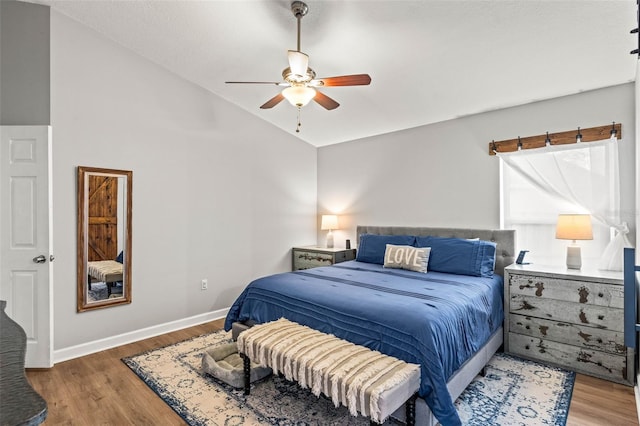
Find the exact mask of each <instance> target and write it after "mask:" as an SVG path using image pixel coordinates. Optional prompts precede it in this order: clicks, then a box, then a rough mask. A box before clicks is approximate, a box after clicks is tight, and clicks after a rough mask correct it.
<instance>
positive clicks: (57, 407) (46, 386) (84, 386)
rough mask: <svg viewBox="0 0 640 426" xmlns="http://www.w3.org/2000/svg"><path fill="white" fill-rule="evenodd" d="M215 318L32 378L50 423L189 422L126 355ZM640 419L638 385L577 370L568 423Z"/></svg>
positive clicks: (611, 425)
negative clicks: (143, 378)
mask: <svg viewBox="0 0 640 426" xmlns="http://www.w3.org/2000/svg"><path fill="white" fill-rule="evenodd" d="M222 324H223V320H217V321H212V322H209V323H206V324H202V325H199V326H195V327H190V328H187V329H184V330H180V331H175V332H172V333H168V334H164V335H161V336H157V337H153V338H150V339H146V340H142V341H139V342H135V343H131V344H128V345H124V346H120V347H117V348H114V349H110V350H107V351H103V352H99V353H96V354H92V355H88V356H85V357H82V358H77V359H73V360H70V361H65V362H61V363H59V364H56V365H55V366H54V367H53V368H51V369H48V370H27V378H28V379H29V381H30V382H31V384H32V385H33V387H34V388H35V389H36V391H38V392H39V393H40V394H41V395H42V397H43V398H44V399H45V400H46V401H47V404H48V405H49V412H48V416H47V420H46V421H45V423H44V424H46V425H96V424H101V425H184V424H185V422H184V421H183V420H182V419H181V418H180V416H178V415H177V414H176V413H175V412H174V411H173V410H172V409H171V408H169V406H168V405H166V404H165V403H164V402H163V401H162V400H161V399H160V398H159V397H158V396H156V394H155V393H154V392H153V391H152V390H151V389H149V388H148V387H147V385H145V384H144V383H143V382H142V381H141V380H140V379H139V378H138V376H136V375H135V374H134V373H133V372H132V371H131V370H129V368H128V367H127V366H126V365H124V363H123V362H122V361H120V359H121V358H123V357H126V356H131V355H135V354H137V353H140V352H144V351H147V350H150V349H153V348H156V347H160V346H165V345H169V344H172V343H175V342H179V341H181V340H184V339H188V338H189V337H193V336H198V335H200V334H204V333H210V332H212V331H216V330H219V329H220V328H222ZM603 425H607V426H618V425H619V426H623V425H624V426H634V425H638V417H637V411H636V403H635V396H634V393H633V388H630V387H628V386H622V385H618V384H615V383H611V382H607V381H604V380H600V379H596V378H593V377H589V376H584V375H581V374H579V375H577V378H576V383H575V387H574V390H573V398H572V400H571V407H570V410H569V418H568V420H567V426H603Z"/></svg>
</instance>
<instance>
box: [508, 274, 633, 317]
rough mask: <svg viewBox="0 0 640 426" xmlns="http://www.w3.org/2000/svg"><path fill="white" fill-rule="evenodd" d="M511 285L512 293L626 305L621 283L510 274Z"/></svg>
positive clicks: (615, 305)
mask: <svg viewBox="0 0 640 426" xmlns="http://www.w3.org/2000/svg"><path fill="white" fill-rule="evenodd" d="M509 286H510V288H509V291H510V293H511V294H512V295H515V294H521V295H525V296H532V297H544V298H545V299H554V300H564V301H567V302H576V303H586V304H590V305H598V306H608V307H612V308H619V309H622V308H623V306H624V288H623V286H621V285H614V284H605V283H599V282H590V281H577V280H570V279H560V278H549V277H539V276H535V275H510V276H509Z"/></svg>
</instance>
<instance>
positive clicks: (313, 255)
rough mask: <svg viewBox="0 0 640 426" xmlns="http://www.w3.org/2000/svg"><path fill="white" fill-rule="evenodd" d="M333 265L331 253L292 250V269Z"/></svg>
mask: <svg viewBox="0 0 640 426" xmlns="http://www.w3.org/2000/svg"><path fill="white" fill-rule="evenodd" d="M329 265H333V255H331V254H326V253H317V252H310V251H297V250H296V251H294V253H293V269H294V270H298V269H309V268H317V267H318V266H329Z"/></svg>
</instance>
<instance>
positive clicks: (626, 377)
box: [509, 333, 633, 385]
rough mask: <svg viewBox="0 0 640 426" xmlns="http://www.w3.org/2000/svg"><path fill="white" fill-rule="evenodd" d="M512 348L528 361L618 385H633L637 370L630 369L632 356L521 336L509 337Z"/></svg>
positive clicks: (510, 335) (511, 351)
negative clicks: (588, 375)
mask: <svg viewBox="0 0 640 426" xmlns="http://www.w3.org/2000/svg"><path fill="white" fill-rule="evenodd" d="M509 348H510V349H509V351H510V353H513V354H516V355H519V356H522V357H524V358H529V359H534V360H537V361H542V362H548V363H551V364H555V365H558V366H561V367H567V368H570V369H572V370H575V371H577V372H579V373H585V374H590V375H592V376H596V377H600V378H602V379H606V380H611V381H613V382H617V383H622V384H626V385H629V384H632V383H633V375H632V374H631V370H633V368H631V369H627V360H629V362H633V357H632V356H623V355H614V354H610V353H606V352H601V351H596V350H590V349H583V348H580V347H576V346H572V345H567V344H564V343H559V342H553V341H551V340H545V339H538V338H535V337H530V336H524V335H521V334H517V333H509Z"/></svg>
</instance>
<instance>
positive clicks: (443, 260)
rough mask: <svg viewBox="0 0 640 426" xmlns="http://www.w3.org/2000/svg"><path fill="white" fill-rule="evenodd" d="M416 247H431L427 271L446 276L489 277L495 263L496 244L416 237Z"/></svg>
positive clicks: (459, 239)
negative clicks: (441, 273)
mask: <svg viewBox="0 0 640 426" xmlns="http://www.w3.org/2000/svg"><path fill="white" fill-rule="evenodd" d="M416 246H417V247H431V254H430V256H429V270H430V271H435V272H445V273H448V274H459V275H471V276H474V277H491V276H493V268H494V265H495V262H496V244H495V243H493V242H491V241H484V240H476V241H472V240H466V239H463V238H443V237H431V236H430V237H417V238H416Z"/></svg>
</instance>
